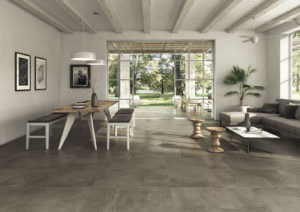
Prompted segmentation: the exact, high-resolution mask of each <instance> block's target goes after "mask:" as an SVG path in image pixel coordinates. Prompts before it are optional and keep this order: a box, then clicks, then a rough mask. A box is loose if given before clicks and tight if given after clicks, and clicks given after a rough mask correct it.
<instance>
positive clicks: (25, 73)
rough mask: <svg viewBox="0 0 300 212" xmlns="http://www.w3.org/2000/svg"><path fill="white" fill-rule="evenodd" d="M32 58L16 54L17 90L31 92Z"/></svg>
mask: <svg viewBox="0 0 300 212" xmlns="http://www.w3.org/2000/svg"><path fill="white" fill-rule="evenodd" d="M30 72H31V57H30V55H27V54H22V53H19V52H15V90H16V91H29V90H30V89H31V88H30V84H31V74H30Z"/></svg>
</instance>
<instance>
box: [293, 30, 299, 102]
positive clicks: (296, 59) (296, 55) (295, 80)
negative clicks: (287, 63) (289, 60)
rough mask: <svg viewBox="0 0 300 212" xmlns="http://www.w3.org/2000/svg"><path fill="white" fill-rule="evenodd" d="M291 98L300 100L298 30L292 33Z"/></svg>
mask: <svg viewBox="0 0 300 212" xmlns="http://www.w3.org/2000/svg"><path fill="white" fill-rule="evenodd" d="M292 54H293V70H292V98H293V99H297V100H300V32H298V33H295V34H294V35H293V53H292Z"/></svg>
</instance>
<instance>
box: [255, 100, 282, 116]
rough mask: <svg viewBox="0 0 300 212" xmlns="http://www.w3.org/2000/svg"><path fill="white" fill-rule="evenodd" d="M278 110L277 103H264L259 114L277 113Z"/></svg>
mask: <svg viewBox="0 0 300 212" xmlns="http://www.w3.org/2000/svg"><path fill="white" fill-rule="evenodd" d="M278 108H279V103H277V102H276V103H265V104H264V105H263V106H262V107H261V108H260V109H259V112H261V113H277V112H278Z"/></svg>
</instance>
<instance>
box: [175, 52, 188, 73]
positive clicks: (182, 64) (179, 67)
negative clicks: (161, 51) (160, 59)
mask: <svg viewBox="0 0 300 212" xmlns="http://www.w3.org/2000/svg"><path fill="white" fill-rule="evenodd" d="M186 65H187V64H186V61H185V56H183V55H174V70H175V74H176V76H175V78H176V79H185V69H186Z"/></svg>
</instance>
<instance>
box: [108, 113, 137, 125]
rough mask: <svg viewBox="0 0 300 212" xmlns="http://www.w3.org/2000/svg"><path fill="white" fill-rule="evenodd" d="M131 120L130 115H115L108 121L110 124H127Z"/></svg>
mask: <svg viewBox="0 0 300 212" xmlns="http://www.w3.org/2000/svg"><path fill="white" fill-rule="evenodd" d="M131 118H132V115H131V114H116V115H114V117H112V119H110V120H109V122H111V123H128V122H130V120H131Z"/></svg>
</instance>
